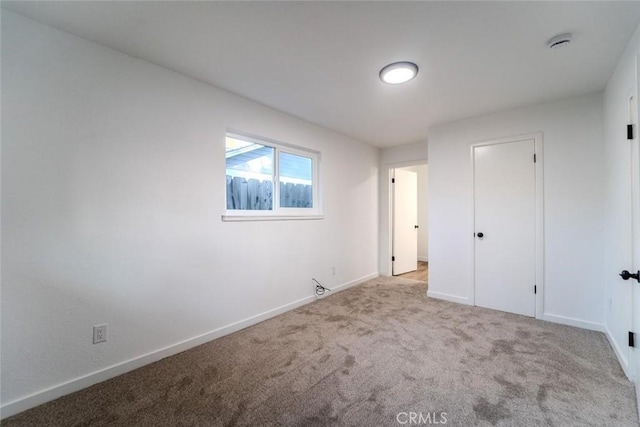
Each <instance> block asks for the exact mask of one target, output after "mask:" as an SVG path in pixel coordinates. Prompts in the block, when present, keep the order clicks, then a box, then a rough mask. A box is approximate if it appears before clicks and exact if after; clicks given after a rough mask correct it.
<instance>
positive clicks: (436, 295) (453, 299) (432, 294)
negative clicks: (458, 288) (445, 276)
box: [427, 291, 473, 305]
mask: <svg viewBox="0 0 640 427" xmlns="http://www.w3.org/2000/svg"><path fill="white" fill-rule="evenodd" d="M427 296H428V297H430V298H435V299H441V300H444V301H449V302H455V303H458V304H464V305H473V303H472V302H471V301H470V300H469V298H467V297H461V296H458V295H451V294H445V293H443V292H434V291H427Z"/></svg>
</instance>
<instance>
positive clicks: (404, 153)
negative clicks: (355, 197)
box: [378, 141, 427, 276]
mask: <svg viewBox="0 0 640 427" xmlns="http://www.w3.org/2000/svg"><path fill="white" fill-rule="evenodd" d="M426 163H427V141H423V142H417V143H413V144H404V145H398V146H395V147H387V148H383V149H382V150H381V151H380V175H379V187H380V197H379V206H378V209H379V211H380V228H379V235H378V238H379V241H380V246H379V256H378V258H379V266H378V268H379V271H380V274H382V275H384V276H390V275H391V222H390V221H391V212H390V199H389V197H390V192H389V184H390V183H391V182H390V178H389V171H390V170H391V169H393V168H396V167H403V166H415V165H420V164H426Z"/></svg>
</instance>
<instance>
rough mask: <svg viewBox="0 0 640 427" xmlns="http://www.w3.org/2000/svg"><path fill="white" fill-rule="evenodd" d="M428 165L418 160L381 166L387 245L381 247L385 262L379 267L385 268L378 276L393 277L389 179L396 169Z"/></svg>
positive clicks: (425, 161)
mask: <svg viewBox="0 0 640 427" xmlns="http://www.w3.org/2000/svg"><path fill="white" fill-rule="evenodd" d="M428 164H429V162H428V161H427V159H420V160H412V161H407V162H399V163H389V164H386V165H383V166H382V167H383V168H384V169H386V171H384V170H383V172H382V174H381V177H382V179H383V180H384V181H385V182H384V183H383V184H382V185H381V187H380V188H381V190H382V189H384V188H385V186H386V188H387V189H388V190H387V197H386V198H385V199H386V200H384V202H383V203H384V205H383V206H384V209H385V210H386V214H387V218H388V219H387V220H386V221H383V222H386V224H383V225H382V229H383V230H384V231H383V233H384V237H385V238H386V239H387V242H388V245H386V247H385V246H383V245H382V246H381V250H380V256H381V257H382V259H383V260H386V261H383V262H382V263H380V265H381V266H383V267H382V268H385V267H386V271H380V274H381V275H383V276H393V264H392V261H391V257H392V254H393V187H392V186H391V179H392V178H393V176H394V173H395V170H396V169H402V168H408V167H411V166H421V165H428ZM418 220H420V217H418ZM378 244H380V243H378Z"/></svg>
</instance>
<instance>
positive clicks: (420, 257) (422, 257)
mask: <svg viewBox="0 0 640 427" xmlns="http://www.w3.org/2000/svg"><path fill="white" fill-rule="evenodd" d="M418 261H422V262H429V258H427V257H426V256H419V257H418Z"/></svg>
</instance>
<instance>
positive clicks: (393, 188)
mask: <svg viewBox="0 0 640 427" xmlns="http://www.w3.org/2000/svg"><path fill="white" fill-rule="evenodd" d="M410 167H411V166H404V167H399V168H393V169H392V172H391V178H392V179H393V182H394V183H392V184H391V217H390V222H391V242H390V243H391V259H392V261H391V276H395V275H396V272H395V267H396V266H395V264H394V263H395V262H397V261H393V258H395V257H396V256H397V254H396V231H397V230H396V219H397V218H398V215H397V213H396V184H395V179H396V178H397V176H396V173H397V171H398V170H403V169H407V168H410ZM410 173H413V174H415V175H416V177H415V178H416V200H415V202H416V221H415V224H416V227H417V224H418V221H419V219H420V216H419V215H418V198H419V197H420V193H419V191H418V186H419V185H420V184H419V179H418V174H417V173H416V172H412V171H411V172H410ZM417 268H418V232H417V231H416V270H417ZM416 270H410V271H416ZM401 274H404V273H400V274H399V275H401Z"/></svg>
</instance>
